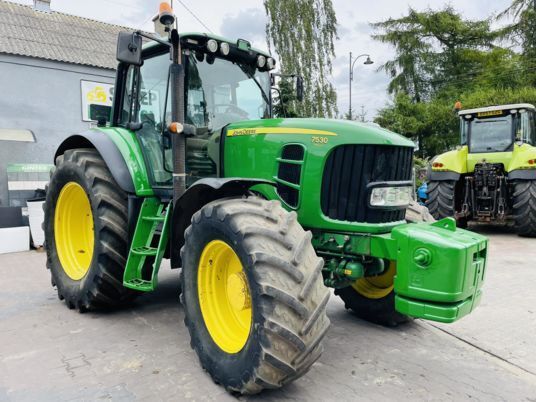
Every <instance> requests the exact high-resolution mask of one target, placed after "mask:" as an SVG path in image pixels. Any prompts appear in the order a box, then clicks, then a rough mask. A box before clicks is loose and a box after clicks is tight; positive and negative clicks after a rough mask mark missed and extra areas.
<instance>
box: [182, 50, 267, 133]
mask: <svg viewBox="0 0 536 402" xmlns="http://www.w3.org/2000/svg"><path fill="white" fill-rule="evenodd" d="M210 61H211V60H209V61H207V58H203V60H202V61H199V60H198V59H197V58H196V57H195V56H194V55H192V56H190V58H189V60H188V69H187V73H186V85H185V86H186V90H187V94H186V123H188V124H193V125H194V126H196V127H197V128H198V129H199V128H201V129H203V128H205V129H206V132H207V133H210V132H213V131H216V130H218V129H220V128H222V127H223V126H225V125H227V124H229V123H233V122H236V121H242V120H254V119H262V118H268V117H270V100H269V93H270V78H269V74H268V72H260V71H258V70H257V69H256V68H253V67H251V66H247V65H242V64H239V63H233V62H231V61H228V60H224V59H218V58H216V59H215V60H214V62H213V63H210ZM199 131H202V130H198V132H199Z"/></svg>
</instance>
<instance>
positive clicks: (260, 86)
mask: <svg viewBox="0 0 536 402" xmlns="http://www.w3.org/2000/svg"><path fill="white" fill-rule="evenodd" d="M238 67H240V69H241V70H242V71H243V72H244V73H245V74H246V75H247V76H248V78H249V79H252V80H253V81H254V82H255V84H256V85H257V86H258V87H259V89H260V90H261V94H262V98H263V99H264V101H265V102H266V105H268V107H270V98H269V97H268V95H266V92H264V88H263V87H262V85H261V84H260V82H259V81H257V79H256V78H255V74H254V73H253V74H252V73H251V72H249V71H248V70H246V68H245V66H241V65H240V64H238Z"/></svg>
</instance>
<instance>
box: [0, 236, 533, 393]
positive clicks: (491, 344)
mask: <svg viewBox="0 0 536 402" xmlns="http://www.w3.org/2000/svg"><path fill="white" fill-rule="evenodd" d="M478 230H479V231H481V232H483V233H485V234H487V235H489V236H490V239H491V247H490V252H489V255H490V261H489V265H488V271H487V278H486V284H485V294H484V298H483V300H482V304H481V306H480V307H479V308H478V309H477V310H476V311H475V312H474V313H473V314H472V315H470V316H468V317H466V318H464V319H463V320H461V321H460V322H458V323H455V324H452V325H440V324H435V323H433V324H431V323H428V322H424V321H420V320H417V321H414V322H412V323H411V324H409V325H404V326H402V327H399V328H396V329H388V328H382V327H379V326H376V325H372V324H369V323H367V322H364V321H361V320H359V319H357V318H356V317H355V316H353V315H352V314H351V313H348V312H347V311H345V310H344V308H343V305H342V302H341V301H340V300H338V298H336V297H335V296H334V297H332V299H331V300H330V303H329V305H328V312H329V316H330V319H331V321H332V327H331V329H330V331H329V332H328V334H327V337H326V340H325V351H324V354H323V356H322V357H321V358H320V360H319V361H318V362H317V363H316V364H315V365H314V366H313V368H312V369H311V371H310V372H309V373H307V374H306V375H305V376H304V377H302V378H301V379H300V380H298V381H296V382H294V383H292V384H289V385H288V386H286V387H285V388H283V389H282V390H278V391H273V392H264V393H262V394H261V395H260V396H254V397H250V398H245V397H241V398H239V399H240V400H254V401H264V400H266V401H269V400H270V401H271V400H274V401H275V400H283V401H285V400H300V401H301V400H303V401H312V400H318V401H330V400H397V401H400V400H457V401H458V400H482V401H536V338H535V334H536V291H535V290H534V289H535V288H534V284H535V283H536V240H535V239H523V238H519V237H517V236H515V235H514V234H511V233H506V234H504V233H501V231H499V230H498V229H493V228H478ZM163 271H164V272H162V279H161V284H160V287H159V289H158V290H157V291H156V292H155V293H153V294H148V295H146V296H143V297H141V298H140V299H139V300H138V301H137V302H136V304H135V306H134V307H133V308H130V309H128V310H120V311H115V312H110V313H86V314H79V313H78V312H76V311H72V310H68V309H67V308H66V306H65V304H64V303H63V302H59V301H58V299H57V297H56V294H55V292H54V291H53V289H52V288H51V286H50V276H49V273H48V272H47V271H46V269H45V255H44V253H38V252H27V253H19V254H10V255H1V256H0V275H1V277H2V278H3V283H2V290H0V400H8V401H41V400H45V401H65V400H134V399H136V400H199V401H203V400H218V401H225V400H230V401H231V400H236V398H234V397H231V396H229V395H227V394H226V392H225V391H224V390H223V389H222V388H221V387H219V386H217V385H215V384H214V383H213V382H212V381H211V379H210V378H209V376H208V375H207V374H206V373H204V372H203V370H202V369H201V368H200V366H199V364H198V361H197V357H196V355H195V353H194V352H193V351H192V350H191V349H190V345H189V341H190V340H189V336H188V332H187V330H186V328H185V327H184V325H183V318H184V314H183V310H182V308H181V305H180V304H179V302H178V292H177V288H178V274H177V272H176V271H171V270H168V269H164V270H163Z"/></svg>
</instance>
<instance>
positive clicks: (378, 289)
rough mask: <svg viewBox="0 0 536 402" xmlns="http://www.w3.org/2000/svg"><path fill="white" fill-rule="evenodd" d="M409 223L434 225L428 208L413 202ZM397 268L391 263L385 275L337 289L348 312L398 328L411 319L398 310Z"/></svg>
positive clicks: (408, 218)
mask: <svg viewBox="0 0 536 402" xmlns="http://www.w3.org/2000/svg"><path fill="white" fill-rule="evenodd" d="M406 220H407V221H408V222H409V223H418V222H433V221H434V218H433V217H432V215H430V213H429V212H428V209H427V208H426V207H424V206H422V205H419V204H418V203H416V202H415V201H412V202H411V204H410V205H409V206H408V208H407V210H406ZM395 274H396V265H395V263H391V265H390V266H389V267H388V269H387V270H386V272H384V273H383V274H382V275H378V276H373V277H367V278H361V279H359V280H358V281H356V282H355V283H354V284H352V286H348V287H345V288H342V289H336V290H335V294H336V295H338V296H339V297H340V298H341V299H342V300H343V301H344V306H345V307H346V308H347V309H350V310H352V311H353V312H354V313H355V314H356V315H357V316H358V317H360V318H362V319H364V320H367V321H371V322H374V323H376V324H380V325H384V326H388V327H395V326H397V325H399V324H403V323H405V322H407V321H409V320H410V318H409V317H408V316H406V315H403V314H400V313H399V312H398V311H396V309H395V292H394V286H393V281H394V276H395Z"/></svg>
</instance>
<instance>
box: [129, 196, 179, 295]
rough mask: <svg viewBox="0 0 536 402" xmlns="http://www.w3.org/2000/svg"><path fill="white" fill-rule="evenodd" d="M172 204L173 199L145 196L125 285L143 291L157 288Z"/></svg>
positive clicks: (131, 248) (133, 240) (133, 239)
mask: <svg viewBox="0 0 536 402" xmlns="http://www.w3.org/2000/svg"><path fill="white" fill-rule="evenodd" d="M170 208H171V204H170V203H165V202H162V201H160V200H159V199H158V198H156V197H148V198H145V199H144V200H143V204H142V206H141V209H140V214H139V216H138V222H137V223H136V229H135V231H134V236H133V238H132V244H131V246H130V252H129V254H128V259H127V264H126V267H125V273H124V275H123V286H125V287H127V288H130V289H135V290H138V291H142V292H150V291H152V290H154V289H155V288H156V286H157V283H158V270H159V269H160V263H161V262H162V258H163V256H164V252H165V250H166V247H167V241H168V235H169V219H168V218H169V216H170Z"/></svg>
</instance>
